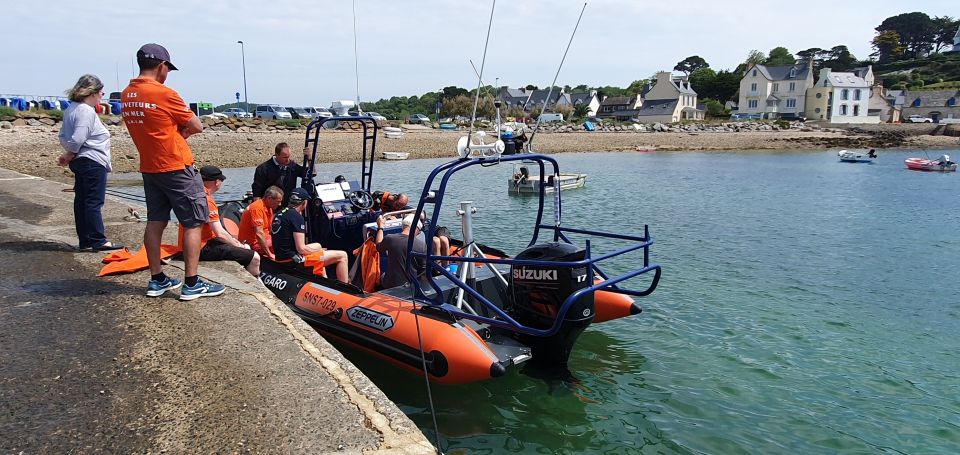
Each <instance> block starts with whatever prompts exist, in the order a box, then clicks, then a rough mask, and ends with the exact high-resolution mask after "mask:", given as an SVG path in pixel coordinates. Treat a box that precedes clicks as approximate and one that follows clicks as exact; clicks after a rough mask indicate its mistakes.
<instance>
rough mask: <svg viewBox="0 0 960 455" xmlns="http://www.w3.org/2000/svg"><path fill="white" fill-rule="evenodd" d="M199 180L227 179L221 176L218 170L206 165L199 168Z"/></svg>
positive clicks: (221, 173)
mask: <svg viewBox="0 0 960 455" xmlns="http://www.w3.org/2000/svg"><path fill="white" fill-rule="evenodd" d="M200 178H202V179H204V180H206V181H212V180H226V179H227V177H226V176H225V175H223V172H222V171H220V168H218V167H216V166H212V165H207V166H204V167H202V168H200Z"/></svg>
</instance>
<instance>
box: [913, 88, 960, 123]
mask: <svg viewBox="0 0 960 455" xmlns="http://www.w3.org/2000/svg"><path fill="white" fill-rule="evenodd" d="M903 98H904V104H903V112H902V113H901V115H902V117H903V118H904V119H906V118H907V117H910V116H911V115H922V116H924V117H930V118H931V119H932V120H933V121H934V123H939V122H940V120H942V119H960V90H956V89H952V90H922V91H911V90H906V91H904V93H903Z"/></svg>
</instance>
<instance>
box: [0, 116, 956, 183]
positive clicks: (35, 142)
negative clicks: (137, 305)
mask: <svg viewBox="0 0 960 455" xmlns="http://www.w3.org/2000/svg"><path fill="white" fill-rule="evenodd" d="M891 127H896V125H891ZM887 129H888V128H885V130H887ZM111 130H112V131H111V133H112V134H113V139H112V150H113V168H114V172H117V173H120V172H135V171H137V170H138V166H139V157H138V155H137V151H136V149H135V148H134V146H133V143H132V141H131V140H130V136H129V135H128V134H127V133H126V131H125V130H124V129H123V128H122V127H111ZM462 134H463V133H462V132H459V131H450V132H440V131H436V130H413V131H408V132H407V133H406V134H404V135H403V137H402V138H400V139H387V138H385V137H383V136H382V135H380V136H379V137H378V138H377V150H378V151H401V152H409V153H410V159H419V158H441V157H451V158H452V157H453V156H454V153H455V152H454V149H455V144H456V141H457V139H458V138H459V137H460V136H461V135H462ZM278 142H287V143H288V144H290V145H291V146H292V148H293V149H294V150H298V149H300V148H301V147H302V144H303V143H304V132H303V130H291V131H282V132H281V131H273V132H259V131H251V132H216V131H207V132H204V133H201V134H198V135H195V136H193V137H191V138H190V140H189V143H190V146H191V148H192V149H193V152H194V157H195V159H196V161H197V163H198V164H215V165H217V166H221V167H229V168H234V167H251V166H256V165H257V164H259V163H261V162H263V161H265V160H266V159H267V158H269V157H270V156H271V155H273V149H274V146H275V145H276V144H277V143H278ZM360 142H361V140H360V133H359V132H351V131H324V132H322V133H321V134H320V143H321V144H320V151H319V153H318V161H319V162H324V163H334V162H350V161H359V160H360V151H359V150H360ZM534 145H535V147H534V148H535V150H536V151H538V152H540V153H548V154H550V153H566V152H600V151H603V152H631V151H635V150H636V149H637V147H656V149H657V150H660V151H705V152H710V151H731V150H828V149H840V148H848V149H857V148H879V149H882V148H960V146H958V138H956V137H948V136H929V135H913V136H902V137H901V136H898V137H895V138H893V139H891V138H890V137H885V136H884V135H883V134H865V133H853V132H850V131H843V130H836V129H829V130H813V131H800V130H796V129H791V130H783V131H740V132H723V133H721V132H693V133H687V132H656V133H637V132H632V131H622V132H569V133H567V132H563V133H560V132H539V133H537V135H536V138H535V140H534ZM60 152H61V150H60V145H59V141H58V139H57V133H56V131H55V130H54V129H53V128H45V127H15V128H13V129H6V130H0V167H3V168H7V169H12V170H16V171H18V172H23V173H26V174H30V175H36V176H39V177H45V178H54V179H59V180H63V179H64V178H69V177H70V175H71V174H70V172H69V170H66V169H64V168H59V167H57V166H56V163H55V162H56V157H57V155H59V154H60Z"/></svg>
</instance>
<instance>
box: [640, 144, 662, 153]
mask: <svg viewBox="0 0 960 455" xmlns="http://www.w3.org/2000/svg"><path fill="white" fill-rule="evenodd" d="M635 150H636V151H638V152H641V153H652V152H656V151H657V148H656V147H654V146H652V145H638V146H637V147H636V149H635Z"/></svg>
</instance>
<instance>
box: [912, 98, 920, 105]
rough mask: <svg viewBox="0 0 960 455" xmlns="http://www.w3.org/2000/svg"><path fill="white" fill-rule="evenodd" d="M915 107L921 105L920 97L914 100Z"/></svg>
mask: <svg viewBox="0 0 960 455" xmlns="http://www.w3.org/2000/svg"><path fill="white" fill-rule="evenodd" d="M913 107H920V98H917V99H915V100H913Z"/></svg>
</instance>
